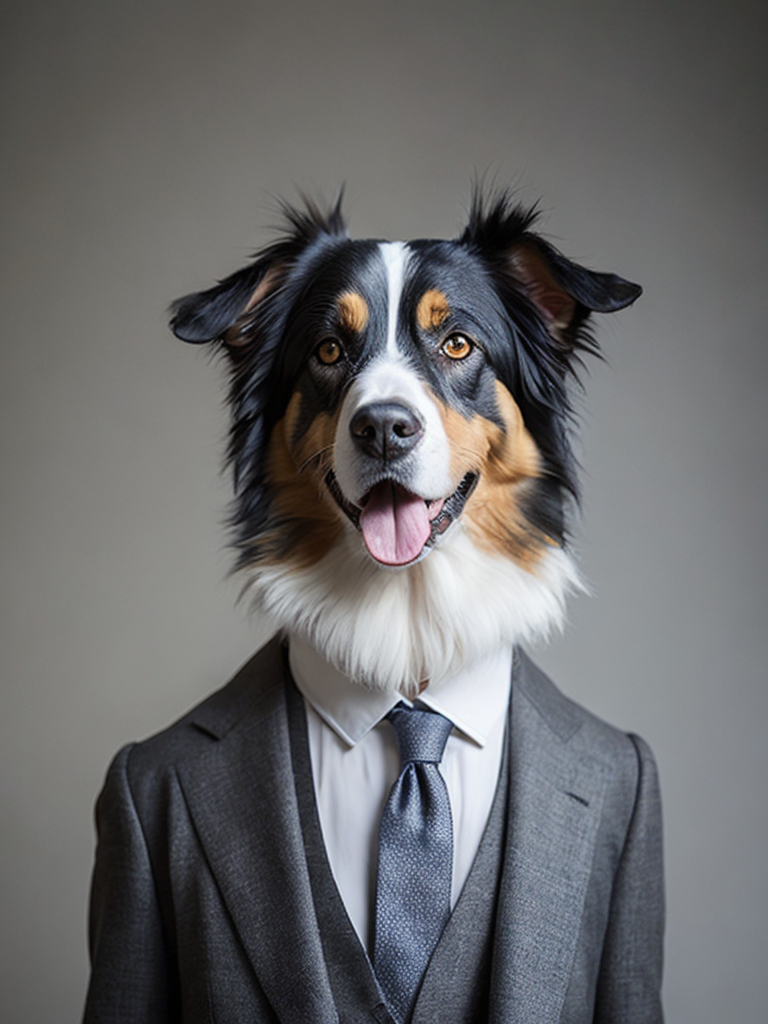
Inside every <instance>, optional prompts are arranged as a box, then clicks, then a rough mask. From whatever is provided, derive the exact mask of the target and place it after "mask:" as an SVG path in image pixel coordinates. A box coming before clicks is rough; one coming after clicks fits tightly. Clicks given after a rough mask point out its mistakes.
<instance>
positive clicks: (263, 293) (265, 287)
mask: <svg viewBox="0 0 768 1024" xmlns="http://www.w3.org/2000/svg"><path fill="white" fill-rule="evenodd" d="M282 274H283V268H282V267H271V268H270V269H269V270H268V271H267V272H266V274H265V275H264V277H263V278H262V279H261V281H259V283H258V285H257V286H256V288H255V289H254V292H253V295H251V297H250V299H248V303H247V305H246V307H245V309H244V310H243V312H242V313H241V314H240V316H239V317H238V318H237V320H235V322H234V323H233V324H232V326H231V327H230V328H229V330H228V331H226V332H225V334H224V341H225V342H226V344H227V345H231V346H233V347H235V348H237V346H238V345H245V344H247V343H248V342H249V341H250V340H251V335H250V332H249V331H248V329H247V327H248V325H249V323H250V319H251V318H250V317H249V316H248V315H247V314H248V313H250V312H251V310H252V309H254V308H255V307H256V306H258V304H259V303H260V302H262V301H263V300H264V299H266V297H267V295H269V293H270V292H271V291H272V290H273V289H274V288H276V287H277V286H278V284H279V283H280V279H281V277H282Z"/></svg>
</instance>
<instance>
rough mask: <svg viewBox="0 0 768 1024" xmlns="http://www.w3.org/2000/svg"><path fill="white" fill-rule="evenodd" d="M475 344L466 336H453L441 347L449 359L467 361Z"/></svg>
mask: <svg viewBox="0 0 768 1024" xmlns="http://www.w3.org/2000/svg"><path fill="white" fill-rule="evenodd" d="M474 347H475V343H474V342H473V341H470V339H469V338H468V337H467V336H466V335H465V334H452V335H451V336H450V337H448V338H446V339H445V341H444V342H443V344H442V345H441V346H440V351H441V352H442V353H443V355H446V356H448V358H449V359H466V358H467V356H468V355H469V353H470V352H471V351H472V349H473V348H474Z"/></svg>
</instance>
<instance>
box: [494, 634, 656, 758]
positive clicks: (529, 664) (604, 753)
mask: <svg viewBox="0 0 768 1024" xmlns="http://www.w3.org/2000/svg"><path fill="white" fill-rule="evenodd" d="M513 678H514V685H515V686H516V688H517V690H518V692H520V693H521V694H522V695H523V696H524V698H525V699H526V700H527V701H528V702H529V703H530V704H531V705H533V707H534V708H535V709H536V711H537V712H538V714H539V715H540V716H541V717H542V718H543V719H544V720H545V722H546V723H547V725H548V726H549V728H550V729H551V730H552V731H553V732H554V733H556V735H557V736H558V737H559V738H560V740H562V741H563V742H564V743H568V744H572V745H573V747H574V748H576V749H577V750H579V751H581V752H583V753H584V754H585V755H586V756H589V757H592V758H595V759H597V760H598V761H602V762H604V763H606V764H610V765H611V766H612V767H613V768H615V766H616V764H617V762H619V763H623V764H624V765H626V767H627V768H628V770H629V773H630V775H636V773H637V771H638V768H639V767H640V768H642V766H643V764H644V763H648V764H649V765H650V767H651V768H652V769H654V768H655V766H654V763H653V755H652V753H651V751H650V748H649V747H648V744H647V743H646V742H645V741H644V740H643V739H641V738H640V737H639V736H637V735H635V734H634V733H627V732H624V731H622V730H621V729H618V728H616V726H613V725H610V724H609V723H608V722H606V721H604V720H603V719H602V718H599V717H598V716H597V715H595V714H593V713H592V712H591V711H589V710H587V708H585V707H583V706H582V705H581V704H577V703H576V701H574V700H571V698H570V697H566V696H565V694H564V693H562V692H561V691H560V690H559V689H558V687H557V686H556V685H555V684H554V683H553V682H552V680H551V679H550V678H549V676H547V675H546V673H544V672H543V671H542V670H541V669H540V668H539V667H538V665H536V664H535V663H534V662H533V661H532V660H531V659H530V658H529V657H528V655H527V654H526V653H525V652H524V651H522V650H520V649H519V648H517V649H516V650H515V661H514V675H513Z"/></svg>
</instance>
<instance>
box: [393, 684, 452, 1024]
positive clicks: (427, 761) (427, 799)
mask: <svg viewBox="0 0 768 1024" xmlns="http://www.w3.org/2000/svg"><path fill="white" fill-rule="evenodd" d="M387 717H388V718H389V721H390V722H391V723H392V725H393V726H394V729H395V732H396V733H397V740H398V744H399V746H400V761H401V765H402V768H401V771H400V775H399V777H398V779H397V781H396V782H395V784H394V786H393V787H392V792H391V793H390V794H389V799H388V800H387V803H386V806H385V807H384V812H383V814H382V816H381V826H380V831H379V874H378V880H377V888H376V924H375V932H374V943H373V964H374V969H375V971H376V977H377V978H378V980H379V984H380V986H381V989H382V991H383V992H384V995H385V996H386V999H387V1002H388V1003H389V1006H390V1010H391V1011H392V1013H393V1014H394V1016H395V1018H396V1019H397V1021H398V1024H406V1022H407V1021H408V1020H410V1016H411V1012H412V1010H413V1004H414V1003H415V1001H416V996H417V994H418V991H419V986H420V985H421V980H422V978H423V977H424V972H425V971H426V969H427V964H428V963H429V958H430V957H431V956H432V951H433V950H434V948H435V946H436V945H437V940H438V939H439V938H440V934H441V932H442V930H443V928H444V927H445V923H446V921H447V920H448V917H449V916H450V912H451V877H452V873H453V822H452V820H451V804H450V800H449V798H448V789H447V787H446V785H445V780H444V779H443V777H442V775H441V774H440V770H439V769H438V767H437V766H438V764H439V763H440V760H441V758H442V756H443V750H444V749H445V744H446V741H447V740H448V735H449V733H450V731H451V728H452V726H451V723H450V722H449V721H448V719H447V718H444V717H443V716H442V715H438V714H436V713H434V712H431V711H421V710H419V709H417V708H407V707H405V705H402V704H399V705H398V706H397V707H396V708H394V709H393V710H392V711H391V712H390V713H389V715H388V716H387Z"/></svg>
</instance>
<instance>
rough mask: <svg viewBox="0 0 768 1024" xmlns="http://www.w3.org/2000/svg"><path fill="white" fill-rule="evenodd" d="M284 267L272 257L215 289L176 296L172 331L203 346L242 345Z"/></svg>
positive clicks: (260, 261) (235, 275) (241, 271)
mask: <svg viewBox="0 0 768 1024" xmlns="http://www.w3.org/2000/svg"><path fill="white" fill-rule="evenodd" d="M281 277H282V270H281V267H280V266H279V265H278V264H275V263H273V262H272V261H271V260H264V259H263V260H258V261H257V262H256V263H254V264H252V265H251V266H249V267H246V268H245V269H244V270H239V271H237V272H236V273H234V274H231V275H230V276H229V277H227V278H225V279H224V280H223V281H221V282H220V283H219V284H217V285H215V286H214V287H213V288H208V289H207V290H206V291H204V292H195V293H194V294H192V295H185V296H184V297H183V298H181V299H177V300H176V302H174V303H173V305H172V306H171V311H172V313H173V316H172V318H171V324H170V326H171V330H172V331H173V333H174V334H175V335H176V337H177V338H181V340H182V341H188V342H191V343H192V344H193V345H202V344H205V343H207V342H210V341H222V342H224V343H225V344H226V345H235V346H237V345H242V344H245V342H246V341H248V340H249V338H250V336H251V335H250V332H249V331H248V328H249V327H251V326H252V320H253V318H252V317H251V316H248V315H247V314H250V313H251V312H252V311H254V310H255V309H256V308H257V307H258V306H259V304H260V303H261V302H263V301H264V299H266V297H267V296H268V295H270V294H271V293H272V292H273V291H274V290H275V289H276V288H277V287H278V285H279V283H280V279H281Z"/></svg>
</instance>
